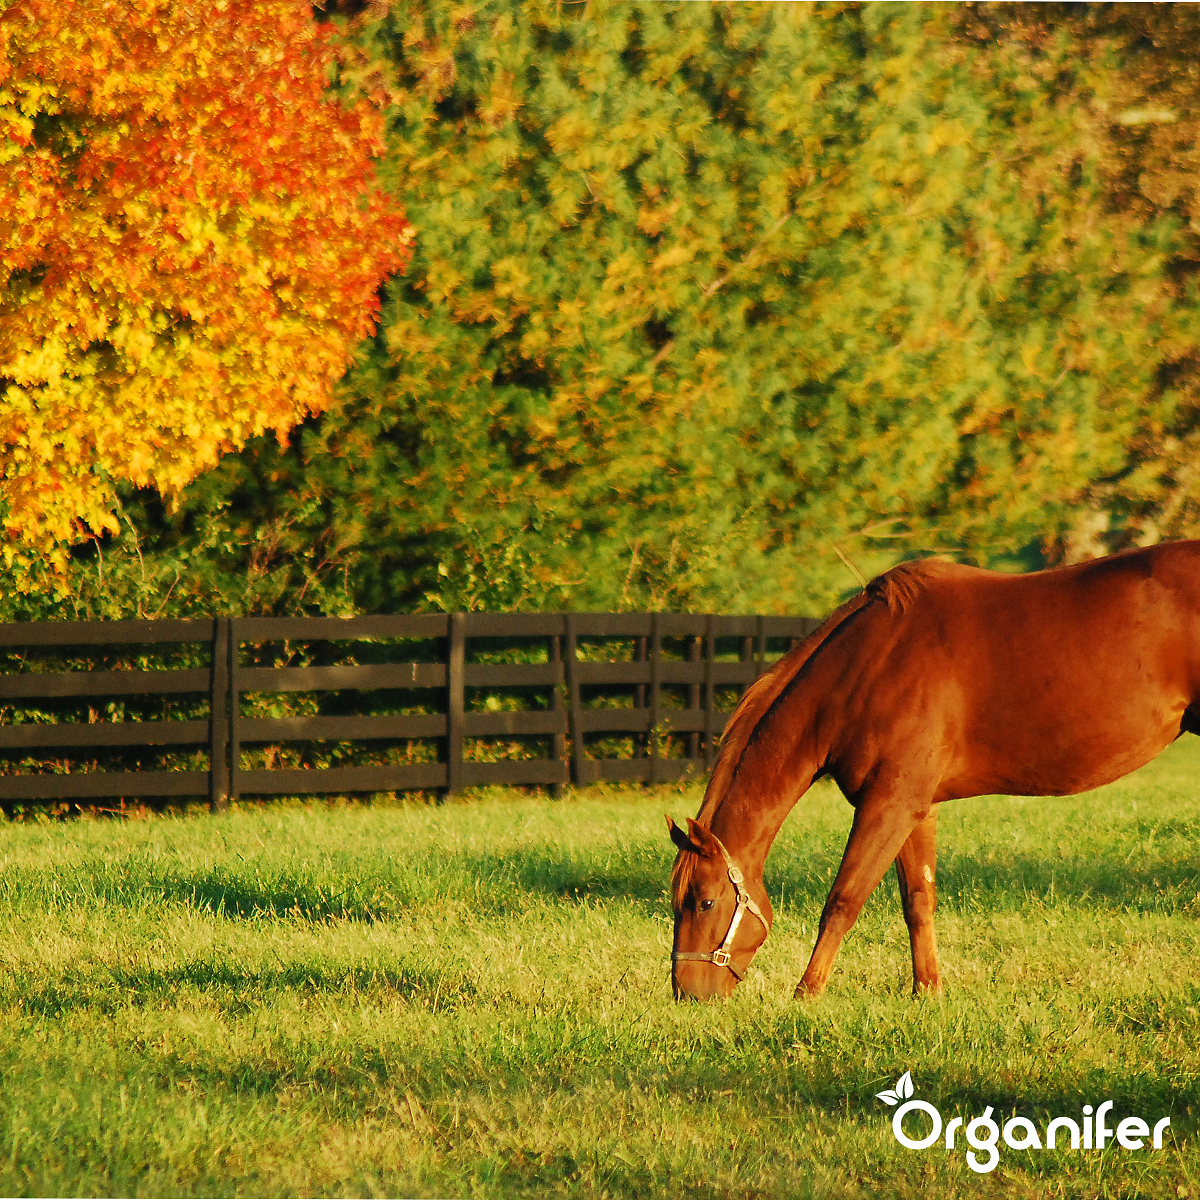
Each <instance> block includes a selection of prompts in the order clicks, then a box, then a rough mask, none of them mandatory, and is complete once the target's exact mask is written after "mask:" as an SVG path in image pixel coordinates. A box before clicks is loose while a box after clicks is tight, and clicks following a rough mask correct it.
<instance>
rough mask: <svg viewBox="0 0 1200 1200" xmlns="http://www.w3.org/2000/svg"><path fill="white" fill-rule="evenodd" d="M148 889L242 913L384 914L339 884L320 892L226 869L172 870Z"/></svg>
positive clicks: (361, 917)
mask: <svg viewBox="0 0 1200 1200" xmlns="http://www.w3.org/2000/svg"><path fill="white" fill-rule="evenodd" d="M145 890H146V891H148V892H150V893H151V894H152V895H156V896H161V897H162V898H163V899H164V900H168V901H174V902H176V903H181V904H185V905H187V906H188V907H189V908H195V909H200V910H203V911H206V912H212V913H214V914H216V915H217V916H225V917H235V918H242V919H250V918H255V917H292V918H299V919H301V920H306V921H314V922H325V921H330V920H334V921H339V920H340V921H368V922H369V921H374V920H376V919H378V918H379V917H380V916H381V915H385V913H384V912H383V911H381V907H380V906H379V905H376V904H372V903H371V902H369V901H365V900H362V899H361V898H359V897H355V896H351V895H346V894H344V893H340V892H338V891H335V890H330V891H328V892H322V891H320V890H319V889H318V888H315V887H312V886H304V885H303V884H294V883H290V884H289V883H287V882H281V883H277V884H274V885H272V884H267V883H264V882H263V881H261V880H255V879H244V878H239V877H238V876H236V875H232V874H230V873H229V872H226V871H201V872H197V873H196V874H194V875H189V874H186V873H182V872H179V873H173V874H171V875H165V876H161V877H159V878H156V879H154V880H153V881H151V882H149V883H147V884H146V887H145Z"/></svg>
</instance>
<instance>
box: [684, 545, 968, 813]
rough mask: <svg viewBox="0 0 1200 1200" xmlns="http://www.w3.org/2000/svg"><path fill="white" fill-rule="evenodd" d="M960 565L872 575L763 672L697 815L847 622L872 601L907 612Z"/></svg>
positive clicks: (729, 732)
mask: <svg viewBox="0 0 1200 1200" xmlns="http://www.w3.org/2000/svg"><path fill="white" fill-rule="evenodd" d="M958 569H960V568H959V567H958V565H957V564H956V563H953V562H949V561H947V560H945V559H936V558H926V559H920V560H918V561H914V562H906V563H901V564H900V565H899V566H897V567H893V568H892V569H891V570H890V571H886V572H885V573H884V574H882V575H880V576H878V577H877V578H875V579H873V580H871V582H870V583H868V584H867V586H866V588H864V589H863V591H861V592H859V593H858V595H856V596H853V597H851V598H850V599H849V600H847V601H846V603H845V604H843V605H841V607H840V608H837V609H835V610H834V611H833V612H832V613H831V614H830V615H829V616H828V617H826V619H825V620H824V621H822V622H821V624H820V625H818V626H817V628H816V629H814V630H813V631H812V633H810V634H809V635H808V637H806V638H805V639H804V641H802V642H801V643H800V645H798V646H797V647H796V648H795V649H794V650H790V651H789V652H788V653H787V654H785V655H784V656H783V657H782V658H781V659H780V660H779V661H778V662H776V663H775V664H774V665H773V666H771V667H770V668H769V669H768V670H767V671H766V672H765V673H764V674H762V675H760V676H759V677H758V678H757V679H756V680H755V681H754V682H753V683H752V684H751V685H750V686H749V687H748V688H747V689H746V691H745V693H744V694H743V695H742V698H741V700H740V701H739V702H738V706H737V708H735V709H734V711H733V716H731V717H730V718H729V724H727V725H726V726H725V732H724V733H723V734H722V736H721V750H720V753H719V754H718V756H717V763H716V766H715V767H713V773H712V777H711V778H710V779H709V781H708V787H707V788H706V789H705V792H704V802H703V803H702V804H701V805H700V811H699V812H698V813H697V814H696V820H697V821H699V822H700V824H701V825H705V826H707V825H708V823H709V820H710V818H711V817H712V814H713V810H714V809H715V808H716V807H717V805H718V804H720V803H721V801H722V800H723V799H724V797H725V793H726V792H727V791H728V790H729V787H730V785H731V784H732V783H733V777H734V775H735V774H736V773H737V769H738V767H739V765H740V764H741V761H742V755H743V754H744V753H745V751H746V747H747V746H748V745H749V744H750V739H751V738H752V737H753V736H754V731H755V729H757V728H758V724H759V722H760V721H761V720H762V719H763V718H764V717H765V716H766V715H767V713H768V712H769V711H770V709H771V706H772V705H773V704H774V703H775V701H776V700H778V699H779V697H780V696H781V695H782V694H783V691H784V689H785V688H786V687H787V686H788V684H789V683H791V681H792V680H793V679H794V678H795V677H796V675H797V673H798V672H799V671H800V670H801V669H802V668H803V667H804V665H805V663H807V662H808V661H809V659H810V658H812V657H813V655H814V654H816V653H817V651H818V650H820V648H821V647H822V646H823V645H824V644H825V642H826V640H827V639H828V638H829V636H830V635H831V634H832V633H833V632H834V630H836V629H837V628H838V627H839V626H840V625H841V624H842V622H843V621H845V620H847V619H848V618H849V617H851V616H853V615H854V613H856V612H858V610H859V609H861V608H863V607H865V606H866V605H867V604H870V603H872V602H873V601H878V602H882V603H883V604H885V605H886V606H887V608H888V610H889V611H890V612H893V613H897V614H903V613H905V612H907V611H908V608H909V605H910V604H911V603H912V602H913V600H914V599H915V598H916V596H917V595H918V594H919V593H920V591H921V590H922V588H923V587H924V586H925V584H926V582H927V581H928V580H930V579H934V578H938V577H940V576H942V575H945V574H947V573H952V572H954V571H955V570H958Z"/></svg>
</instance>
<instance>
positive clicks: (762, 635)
mask: <svg viewBox="0 0 1200 1200" xmlns="http://www.w3.org/2000/svg"><path fill="white" fill-rule="evenodd" d="M756 623H757V625H758V661H757V662H756V663H755V665H754V677H755V679H757V678H758V677H759V676H760V675H761V674H762V673H763V672H764V671H765V670H766V669H767V622H766V618H765V617H763V615H762V613H759V614H758V619H757V622H756Z"/></svg>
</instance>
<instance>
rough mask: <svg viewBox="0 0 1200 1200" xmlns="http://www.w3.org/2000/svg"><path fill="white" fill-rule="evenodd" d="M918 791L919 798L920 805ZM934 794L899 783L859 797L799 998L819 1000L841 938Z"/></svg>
mask: <svg viewBox="0 0 1200 1200" xmlns="http://www.w3.org/2000/svg"><path fill="white" fill-rule="evenodd" d="M922 782H924V781H922ZM914 791H915V792H916V794H917V795H918V796H920V799H919V800H917V801H914V800H913V795H914ZM932 791H933V789H932V788H931V787H930V788H925V787H920V788H915V789H914V788H913V787H912V786H911V783H910V782H909V781H907V780H906V781H901V780H898V779H896V780H893V781H891V782H890V783H889V784H887V785H885V786H880V785H878V784H877V785H875V786H873V787H871V788H869V789H868V790H867V791H866V792H865V793H864V794H862V795H860V796H859V797H858V802H857V804H856V805H855V809H854V822H853V824H852V825H851V826H850V838H849V840H848V841H847V842H846V851H845V853H844V854H843V855H842V864H841V866H840V867H838V873H837V877H836V878H835V879H834V881H833V887H832V888H831V889H830V891H829V898H828V899H827V900H826V901H825V908H824V909H823V910H822V912H821V924H820V928H819V931H818V933H817V944H816V945H815V946H814V947H813V952H812V958H811V959H809V962H808V967H807V968H806V969H805V971H804V974H803V976H802V977H801V979H800V982H799V983H798V984H797V985H796V995H797V997H800V998H806V997H814V996H819V995H820V994H821V993H822V992H823V991H824V990H825V984H826V983H827V982H828V981H829V972H830V971H831V970H832V969H833V960H834V958H835V956H836V955H837V952H838V948H839V947H840V946H841V944H842V939H843V938H844V937H845V936H846V934H847V933H848V932H849V930H850V927H851V926H852V925H853V924H854V922H855V921H857V920H858V914H859V912H861V911H862V906H863V905H864V904H865V903H866V902H867V897H868V896H869V895H870V894H871V893H872V892H873V891H874V890H875V888H876V887H877V886H878V885H879V881H880V880H881V879H882V878H883V876H884V872H885V871H887V869H888V867H889V866H890V865H891V864H892V863H893V862H895V861H896V856H897V855H898V854H899V853H900V850H901V847H903V845H904V844H905V842H907V841H908V838H909V835H910V834H911V833H912V831H913V829H914V828H915V827H916V826H917V825H918V824H920V823H921V822H923V821H924V820H925V818H926V817H927V816H928V814H929V811H930V797H931V795H932Z"/></svg>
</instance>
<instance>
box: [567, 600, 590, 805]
mask: <svg viewBox="0 0 1200 1200" xmlns="http://www.w3.org/2000/svg"><path fill="white" fill-rule="evenodd" d="M566 640H567V645H566V649H565V651H564V653H563V665H564V667H565V668H566V672H567V704H568V706H569V715H570V729H571V775H572V781H573V782H574V784H575V786H576V787H580V786H582V785H583V784H585V783H591V782H592V772H591V770H590V767H591V764H590V763H589V762H588V757H587V753H586V751H585V750H584V747H583V730H582V728H580V726H581V725H582V724H583V722H582V720H581V717H580V713H581V710H582V707H583V706H582V703H581V701H580V698H579V670H578V659H577V658H576V644H575V643H576V638H575V614H574V613H567V639H566Z"/></svg>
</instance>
